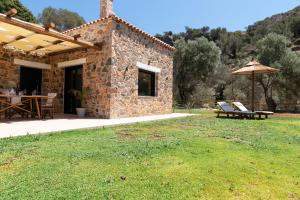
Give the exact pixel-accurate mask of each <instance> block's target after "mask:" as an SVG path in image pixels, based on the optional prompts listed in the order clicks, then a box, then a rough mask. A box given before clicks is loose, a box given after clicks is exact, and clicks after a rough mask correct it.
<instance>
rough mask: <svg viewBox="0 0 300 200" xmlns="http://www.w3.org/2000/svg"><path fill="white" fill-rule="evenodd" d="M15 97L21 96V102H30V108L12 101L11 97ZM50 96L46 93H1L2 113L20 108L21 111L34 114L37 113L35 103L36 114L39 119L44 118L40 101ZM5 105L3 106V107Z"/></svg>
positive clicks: (0, 110)
mask: <svg viewBox="0 0 300 200" xmlns="http://www.w3.org/2000/svg"><path fill="white" fill-rule="evenodd" d="M13 97H19V98H21V104H26V103H27V104H28V103H29V105H30V106H29V109H28V108H24V107H21V106H20V105H19V104H13V103H11V99H12V98H13ZM47 99H48V96H44V95H6V94H0V105H1V107H0V114H1V113H4V112H6V111H8V110H11V109H14V110H19V111H21V112H25V113H28V114H31V116H33V115H34V114H35V112H34V110H33V104H35V109H36V114H37V117H38V118H39V119H41V118H42V113H41V105H40V102H41V101H42V100H47ZM2 106H3V107H2Z"/></svg>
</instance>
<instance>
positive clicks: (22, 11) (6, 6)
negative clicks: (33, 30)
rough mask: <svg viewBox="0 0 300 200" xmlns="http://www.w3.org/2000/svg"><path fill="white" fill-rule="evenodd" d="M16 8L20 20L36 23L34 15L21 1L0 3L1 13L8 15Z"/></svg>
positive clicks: (6, 0)
mask: <svg viewBox="0 0 300 200" xmlns="http://www.w3.org/2000/svg"><path fill="white" fill-rule="evenodd" d="M12 8H15V9H17V11H18V14H17V16H15V17H16V18H18V19H21V20H24V21H27V22H32V23H36V22H37V20H36V18H35V17H34V15H33V14H32V13H31V12H30V11H29V10H28V9H27V8H26V7H25V6H24V5H23V4H22V3H21V2H20V1H19V0H1V1H0V12H1V13H6V12H7V11H9V10H10V9H12Z"/></svg>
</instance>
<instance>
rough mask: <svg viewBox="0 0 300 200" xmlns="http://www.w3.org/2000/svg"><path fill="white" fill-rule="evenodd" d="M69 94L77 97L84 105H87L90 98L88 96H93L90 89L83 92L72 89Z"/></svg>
mask: <svg viewBox="0 0 300 200" xmlns="http://www.w3.org/2000/svg"><path fill="white" fill-rule="evenodd" d="M69 93H71V94H72V95H74V96H75V97H76V99H78V100H79V101H80V104H81V105H83V104H84V103H85V100H86V98H87V97H88V95H90V94H91V89H90V88H88V87H86V88H82V90H75V89H72V90H70V91H69Z"/></svg>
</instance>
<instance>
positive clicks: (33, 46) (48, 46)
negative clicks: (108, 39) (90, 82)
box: [0, 9, 96, 55]
mask: <svg viewBox="0 0 300 200" xmlns="http://www.w3.org/2000/svg"><path fill="white" fill-rule="evenodd" d="M16 13H17V11H16V10H15V9H12V10H10V11H9V12H7V13H6V14H0V44H1V46H2V47H4V48H5V47H12V48H14V49H17V50H21V51H23V52H25V53H28V54H34V55H50V54H54V53H58V52H62V51H68V50H74V49H79V48H90V47H91V48H96V47H95V46H94V44H93V43H91V42H87V41H84V40H80V39H79V38H80V35H78V34H77V35H74V36H73V37H72V36H68V35H65V34H62V33H60V32H58V31H56V30H54V29H53V28H54V27H55V25H54V24H52V23H51V24H49V25H47V26H45V27H42V26H39V25H37V24H33V23H29V22H25V21H22V20H19V19H16V18H13V16H14V15H16Z"/></svg>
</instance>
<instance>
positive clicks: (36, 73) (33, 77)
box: [20, 67, 42, 95]
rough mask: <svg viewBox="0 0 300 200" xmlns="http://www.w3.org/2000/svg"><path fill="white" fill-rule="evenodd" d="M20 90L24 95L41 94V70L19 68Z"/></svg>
mask: <svg viewBox="0 0 300 200" xmlns="http://www.w3.org/2000/svg"><path fill="white" fill-rule="evenodd" d="M20 90H21V91H24V92H25V94H27V95H31V94H34V91H35V94H41V92H42V70H41V69H35V68H29V67H21V68H20Z"/></svg>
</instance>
